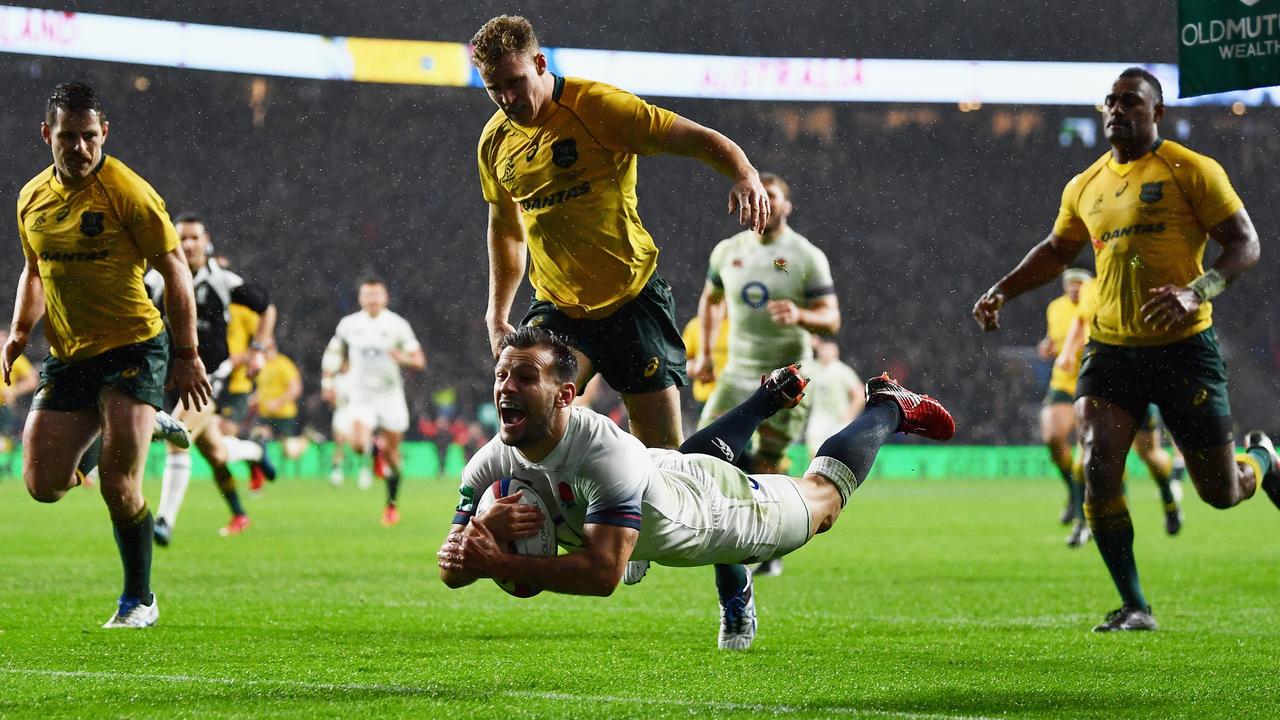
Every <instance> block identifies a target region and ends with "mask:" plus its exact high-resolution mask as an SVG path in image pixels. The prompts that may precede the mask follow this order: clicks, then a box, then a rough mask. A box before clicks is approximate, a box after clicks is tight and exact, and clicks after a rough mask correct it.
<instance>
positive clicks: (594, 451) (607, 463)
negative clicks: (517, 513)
mask: <svg viewBox="0 0 1280 720" xmlns="http://www.w3.org/2000/svg"><path fill="white" fill-rule="evenodd" d="M571 412H572V415H571V416H570V419H569V423H568V426H567V427H566V429H565V434H564V437H563V438H561V440H560V443H559V444H558V445H556V448H555V449H554V450H552V451H551V453H550V454H549V455H547V457H546V458H544V459H543V460H542V462H540V463H533V462H530V461H529V460H528V459H527V458H525V457H524V455H523V454H521V452H520V451H519V450H517V449H516V448H514V447H511V446H508V445H506V444H504V443H503V442H502V439H501V438H496V437H495V438H494V439H493V440H491V441H489V444H487V445H485V446H484V447H483V448H482V449H481V450H480V451H479V452H478V453H476V455H475V457H473V458H472V459H471V461H470V462H468V463H467V466H466V468H465V469H464V470H463V472H462V487H461V490H460V493H461V500H460V502H459V504H458V508H457V511H456V513H455V514H454V519H453V522H454V524H458V525H465V524H466V523H467V522H469V521H470V520H471V516H472V514H473V513H474V512H475V505H476V500H477V498H479V497H480V496H481V494H482V493H483V492H484V491H485V490H486V489H487V488H488V487H489V486H490V485H492V484H493V483H495V482H497V481H499V480H501V479H502V478H504V477H514V478H519V479H520V480H523V481H525V482H528V483H530V484H531V485H532V486H533V487H535V488H537V490H538V495H539V496H540V497H541V498H542V501H543V503H544V504H545V505H546V506H547V507H548V508H549V509H551V510H552V514H553V515H557V517H556V518H555V522H556V540H557V542H558V543H559V544H560V545H561V546H563V547H565V548H568V549H571V550H572V549H575V548H581V547H582V546H583V544H584V531H583V528H584V526H585V525H587V524H601V525H617V526H622V527H629V528H633V529H636V530H639V531H640V536H639V538H638V539H637V541H636V546H635V549H634V550H633V551H632V553H631V558H632V559H633V560H652V561H654V562H658V563H662V564H664V565H676V566H692V565H707V564H710V563H716V562H741V561H742V560H743V559H745V558H748V557H751V556H753V555H768V554H771V552H772V548H773V547H774V546H776V543H777V541H778V535H779V534H780V532H781V528H780V524H779V523H778V522H776V521H773V519H772V518H770V519H766V521H765V522H742V521H741V520H740V518H741V516H743V515H744V513H742V512H741V511H742V510H749V512H747V513H745V514H746V515H748V516H752V517H754V516H757V515H760V514H761V513H764V514H768V513H770V512H773V510H772V505H771V502H770V501H771V497H770V495H771V490H770V489H769V488H768V487H762V486H761V485H760V484H759V483H756V482H753V481H752V480H751V478H749V477H748V476H747V475H746V474H745V473H743V472H742V471H741V470H740V469H738V468H737V467H735V466H733V465H731V464H729V463H727V462H725V461H723V460H721V459H719V458H714V457H711V456H708V455H685V454H682V453H680V452H678V451H675V450H656V449H649V448H646V447H645V446H644V445H642V444H641V443H640V441H639V440H637V439H636V438H635V437H633V436H632V435H629V434H628V433H626V432H624V431H623V430H622V429H621V428H619V427H618V426H617V425H616V424H614V423H613V421H611V420H610V419H609V418H607V417H605V416H603V415H600V414H599V413H597V412H594V411H592V410H590V409H589V408H584V407H576V406H575V407H573V408H572V409H571Z"/></svg>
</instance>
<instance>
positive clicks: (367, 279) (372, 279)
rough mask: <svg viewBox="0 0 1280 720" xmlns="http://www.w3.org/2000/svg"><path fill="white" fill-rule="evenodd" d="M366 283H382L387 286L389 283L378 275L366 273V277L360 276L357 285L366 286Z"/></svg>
mask: <svg viewBox="0 0 1280 720" xmlns="http://www.w3.org/2000/svg"><path fill="white" fill-rule="evenodd" d="M365 285H381V286H382V287H386V286H387V283H386V282H385V281H384V280H383V279H382V278H380V277H378V276H377V275H366V276H365V277H362V278H360V284H359V285H357V286H356V287H364V286H365Z"/></svg>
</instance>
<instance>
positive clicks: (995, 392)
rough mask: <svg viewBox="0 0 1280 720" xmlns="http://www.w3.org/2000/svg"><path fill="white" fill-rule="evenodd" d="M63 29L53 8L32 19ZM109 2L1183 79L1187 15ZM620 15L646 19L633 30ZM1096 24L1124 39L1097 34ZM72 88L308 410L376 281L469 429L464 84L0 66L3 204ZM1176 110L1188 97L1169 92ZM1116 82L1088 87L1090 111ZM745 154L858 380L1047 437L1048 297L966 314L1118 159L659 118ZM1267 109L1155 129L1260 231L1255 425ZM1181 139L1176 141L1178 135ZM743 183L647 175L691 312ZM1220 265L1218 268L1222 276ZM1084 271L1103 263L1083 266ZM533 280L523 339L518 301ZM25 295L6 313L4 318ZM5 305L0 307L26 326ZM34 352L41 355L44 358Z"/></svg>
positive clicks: (597, 40) (1016, 135)
mask: <svg viewBox="0 0 1280 720" xmlns="http://www.w3.org/2000/svg"><path fill="white" fill-rule="evenodd" d="M27 4H29V5H33V6H36V7H44V8H49V9H68V8H67V6H65V5H63V4H59V3H42V2H28V3H27ZM460 5H462V4H458V3H443V2H421V3H413V4H372V3H363V2H361V3H337V2H309V3H296V4H282V3H276V2H223V3H217V4H212V3H211V4H205V5H196V4H192V3H179V2H147V3H139V2H125V1H112V2H98V3H84V4H78V5H77V6H76V7H75V9H77V10H80V11H86V12H101V13H108V14H119V15H130V16H140V17H151V18H157V19H167V20H185V21H191V22H201V23H212V24H222V25H235V26H242V27H257V28H266V29H277V30H291V31H300V32H312V33H325V34H333V35H348V36H370V37H402V38H420V39H429V40H447V41H461V42H465V41H466V40H467V39H468V38H469V37H470V35H471V33H472V32H473V31H474V30H475V29H476V28H477V27H479V25H480V24H481V23H482V22H483V21H484V20H486V19H487V18H489V17H490V16H492V15H495V14H500V13H502V12H514V13H521V14H525V15H526V16H528V17H529V18H530V19H531V20H532V21H533V23H534V25H535V27H536V28H538V29H539V32H540V39H541V40H542V41H543V43H545V44H547V45H551V46H567V47H587V48H614V49H627V50H644V51H659V52H695V53H696V52H708V51H710V50H711V49H714V52H715V53H717V54H739V55H774V56H778V55H796V56H823V57H836V56H842V57H849V56H854V57H911V58H936V59H987V60H1075V61H1085V60H1089V61H1116V62H1125V61H1135V62H1174V61H1176V47H1175V44H1174V43H1175V38H1174V33H1173V32H1172V31H1171V29H1172V28H1173V27H1174V23H1175V19H1174V13H1175V8H1174V4H1173V3H1163V2H1161V3H1157V2H1142V3H1130V4H1110V3H1100V2H1082V3H1071V4H1054V5H1052V6H1048V7H1044V6H1040V5H1038V4H1026V3H1017V4H1013V3H994V2H976V3H975V2H967V3H948V4H947V9H946V12H945V14H944V13H941V12H939V10H938V5H939V4H938V3H929V2H921V1H918V0H914V1H913V0H908V1H902V0H894V1H890V0H863V1H860V2H857V3H848V2H804V3H793V4H790V5H782V4H768V5H766V4H763V3H752V2H747V3H734V4H730V3H722V2H717V3H689V2H671V1H667V0H662V1H657V2H613V3H608V4H607V7H608V9H609V10H608V13H607V14H606V12H605V10H604V9H605V8H606V4H604V3H599V4H595V3H592V4H580V5H574V4H570V5H568V6H565V5H564V4H562V3H552V2H532V3H525V4H506V3H495V2H475V3H466V4H465V7H460ZM619 8H622V9H627V8H630V9H631V13H630V14H631V16H632V18H633V19H632V20H631V21H630V22H628V23H626V24H620V23H618V22H617V21H616V20H614V19H610V20H606V17H608V18H617V17H619V16H620V14H621V13H620V12H619ZM1108 28H1124V29H1123V30H1122V31H1121V30H1109V29H1108ZM73 78H83V79H86V80H88V81H89V82H91V83H92V84H93V85H94V86H95V87H97V88H98V90H99V91H100V93H101V94H102V96H103V97H104V98H105V99H106V102H107V103H108V105H107V111H108V115H109V119H110V121H111V131H112V132H111V138H110V141H109V143H108V145H107V151H108V152H110V153H112V154H115V155H118V157H120V158H121V159H122V160H124V161H125V162H126V163H127V164H129V165H130V166H131V167H133V168H134V169H135V170H137V171H138V172H139V173H141V174H142V175H143V176H144V177H145V178H147V179H148V180H150V181H151V182H152V183H153V184H154V185H155V186H156V188H157V189H158V190H159V191H160V193H161V194H162V195H163V196H164V197H165V198H166V200H167V201H168V204H169V209H170V211H171V212H172V213H174V214H176V213H177V212H181V211H183V210H196V211H199V212H201V213H203V214H204V215H205V216H206V217H207V218H208V220H209V225H210V229H211V231H212V233H213V236H214V242H215V245H216V246H217V248H218V250H219V252H223V253H226V254H227V255H228V256H229V257H230V258H231V259H232V261H233V263H234V267H235V268H236V269H237V270H239V271H241V272H242V273H243V274H244V275H245V276H246V277H248V278H251V279H254V280H258V281H263V282H266V283H268V284H269V285H270V287H271V288H272V291H273V294H274V298H275V301H276V303H277V305H278V306H279V308H280V312H281V322H280V326H279V330H278V335H279V340H280V346H281V349H282V351H283V352H285V353H286V354H288V355H290V356H292V357H293V358H294V359H295V360H296V361H297V362H298V364H299V366H300V367H301V368H302V370H303V373H304V377H305V381H306V384H307V395H308V401H307V402H306V403H305V405H306V408H307V409H306V410H305V411H304V412H308V413H309V414H310V420H311V422H312V423H314V424H316V425H317V426H319V427H327V422H326V421H325V420H324V415H323V413H324V411H323V409H322V406H321V404H320V403H319V402H318V391H319V388H318V375H319V359H320V353H321V351H322V349H323V346H324V343H325V341H326V340H327V339H328V337H329V334H330V333H331V332H332V330H333V327H334V325H335V324H336V322H337V320H338V319H339V318H340V317H341V316H342V315H344V314H346V313H349V312H352V311H353V310H354V300H355V284H356V282H357V281H358V279H360V278H361V277H363V276H366V275H370V274H376V275H379V276H381V277H383V278H385V279H386V280H387V281H388V283H389V285H390V287H391V291H392V306H393V309H395V310H397V311H398V312H400V313H401V314H403V315H404V316H405V317H407V318H408V319H409V321H410V322H411V323H412V324H413V326H414V327H415V328H416V329H417V331H418V333H419V335H420V337H421V338H422V339H423V342H424V344H425V346H426V349H427V353H428V358H429V368H428V371H427V372H426V373H424V374H419V375H417V376H416V377H415V378H414V379H413V380H412V381H411V382H410V397H411V400H410V403H411V407H412V408H413V410H414V412H415V415H416V414H421V413H424V412H430V410H429V402H430V401H429V397H430V394H431V393H432V392H434V391H436V390H439V389H441V388H443V387H446V386H452V387H456V388H458V389H459V391H460V393H461V398H462V406H463V411H464V413H467V414H471V413H472V412H473V410H474V407H475V405H476V403H478V402H485V401H486V398H487V395H488V392H489V372H490V358H489V353H488V346H487V341H486V338H485V334H484V324H483V312H484V306H485V299H486V295H485V292H486V271H487V268H486V262H487V261H486V254H485V218H486V208H485V205H484V202H483V200H482V199H481V197H480V192H479V186H478V182H477V178H476V169H475V162H476V161H475V144H476V140H477V138H478V136H479V132H480V129H481V127H482V126H483V124H484V122H485V120H486V119H487V118H488V117H489V115H490V114H491V113H492V111H493V106H492V104H491V103H490V102H489V100H488V99H487V98H486V97H485V95H484V93H483V92H481V91H480V90H476V89H468V88H441V87H418V86H393V85H372V84H356V83H346V82H325V81H310V80H290V79H281V78H255V77H253V76H247V75H233V74H225V73H212V72H205V71H187V70H178V69H166V68H155V67H143V66H128V65H119V64H107V63H96V62H89V61H74V60H60V59H51V58H35V57H26V56H17V55H0V100H2V101H3V111H0V138H2V139H3V142H0V197H3V198H6V199H7V202H10V203H12V202H13V200H14V199H15V198H16V196H17V193H18V190H19V189H20V188H21V186H22V185H23V184H24V183H25V182H26V180H28V179H29V178H30V177H31V176H32V175H34V174H35V173H36V172H38V171H39V170H40V169H41V168H43V167H45V166H46V165H47V164H48V163H49V153H48V150H47V149H46V148H45V147H44V145H43V144H42V143H41V142H40V140H39V136H38V127H39V121H40V118H41V113H42V111H43V103H44V99H45V97H46V96H47V94H48V92H49V90H50V89H51V88H52V87H53V85H54V84H56V83H58V82H60V81H63V80H67V79H73ZM1165 90H1166V94H1167V95H1168V96H1170V97H1172V96H1173V95H1175V94H1176V88H1166V89H1165ZM1105 91H1106V88H1103V87H1099V88H1098V94H1099V98H1101V96H1102V95H1103V94H1104V93H1105ZM649 99H650V100H653V101H655V102H657V103H658V104H661V105H664V106H666V107H669V108H671V109H673V110H676V111H678V112H680V113H682V114H685V115H687V116H689V117H691V118H692V119H694V120H697V121H699V122H702V123H704V124H707V125H710V126H712V127H715V128H717V129H719V130H721V131H723V132H724V133H725V134H727V135H729V136H730V137H732V138H733V139H735V140H736V141H738V142H739V143H740V144H741V145H742V146H743V147H744V148H745V149H746V151H747V152H748V154H749V156H750V157H751V158H752V160H753V161H754V163H755V164H756V165H757V167H759V168H760V169H761V170H770V171H774V172H777V173H779V174H781V175H783V176H784V177H785V178H786V179H787V180H788V181H790V183H791V185H792V187H793V190H794V193H795V202H796V211H795V214H794V215H793V217H792V224H793V225H794V227H795V228H796V229H797V230H799V231H800V232H802V233H804V234H805V235H807V236H809V237H810V238H811V239H812V240H814V241H815V242H816V243H818V244H819V245H820V246H821V247H822V248H823V249H824V250H825V251H826V252H827V254H828V256H829V257H830V259H831V263H832V269H833V273H834V274H835V277H836V282H837V289H838V293H839V297H840V304H841V308H842V311H843V313H844V328H843V329H842V330H841V333H840V339H841V341H842V345H843V347H844V350H845V355H846V359H847V360H849V362H850V363H851V364H852V365H853V366H854V367H855V368H856V369H858V370H859V371H860V372H861V373H862V374H863V375H864V376H865V375H870V374H874V373H878V372H879V371H880V370H883V369H889V370H892V371H894V372H895V373H896V374H899V375H901V376H903V378H904V379H905V380H906V381H907V382H908V383H909V384H910V385H911V387H913V388H914V387H919V388H920V389H922V390H924V391H927V392H930V393H931V394H934V395H936V396H938V397H941V398H943V399H945V400H946V402H947V404H948V405H949V406H950V407H951V408H952V409H953V410H954V412H955V416H956V420H957V423H958V425H959V428H960V430H959V433H960V434H959V436H958V440H959V441H960V442H965V443H991V444H1010V443H1028V442H1034V441H1035V434H1034V433H1035V418H1034V415H1035V412H1036V410H1037V407H1038V400H1039V397H1040V394H1041V392H1042V388H1043V385H1042V384H1041V381H1040V380H1039V379H1038V378H1037V376H1036V374H1035V372H1034V366H1033V365H1032V364H1029V363H1028V362H1027V360H1026V357H1027V355H1028V353H1029V351H1030V348H1031V346H1032V345H1034V344H1035V342H1036V341H1037V340H1038V339H1039V337H1040V336H1041V334H1042V332H1043V330H1044V327H1043V322H1044V321H1043V311H1044V306H1045V304H1046V303H1047V302H1048V300H1049V299H1051V298H1052V297H1053V296H1054V295H1055V294H1056V286H1055V287H1050V288H1045V289H1042V290H1041V291H1039V292H1037V293H1035V294H1034V295H1032V296H1029V297H1026V298H1021V299H1019V300H1018V301H1016V302H1014V303H1013V304H1012V305H1010V306H1009V307H1008V308H1007V310H1006V313H1005V318H1004V329H1003V330H1002V331H1001V332H1000V333H998V334H996V335H990V336H985V337H984V336H983V335H982V333H980V332H979V331H978V329H977V326H976V325H975V324H974V323H973V321H972V320H971V319H970V318H969V308H970V306H971V305H972V303H973V301H974V299H975V298H976V297H977V295H978V294H979V293H980V292H981V291H982V290H984V289H985V288H986V287H987V286H988V285H989V284H991V283H992V282H993V281H995V280H996V279H997V278H998V277H999V276H1000V274H1001V273H1003V272H1004V271H1006V270H1007V269H1009V268H1010V267H1012V265H1013V263H1014V262H1016V261H1017V260H1018V259H1019V258H1020V257H1021V256H1022V255H1023V254H1024V253H1025V252H1026V250H1027V249H1029V248H1030V247H1031V245H1033V244H1034V243H1036V242H1037V241H1039V240H1040V239H1042V238H1043V237H1044V236H1045V234H1046V233H1047V232H1048V230H1049V227H1050V225H1051V223H1052V220H1053V217H1054V213H1055V212H1056V209H1057V206H1058V200H1059V196H1060V192H1061V189H1062V186H1063V185H1064V184H1065V183H1066V181H1067V180H1068V179H1069V178H1070V177H1071V175H1072V174H1073V173H1075V172H1078V171H1079V170H1081V169H1083V168H1084V167H1086V166H1087V165H1088V164H1089V163H1090V162H1091V161H1092V160H1093V159H1095V158H1096V157H1098V156H1099V155H1101V154H1102V153H1103V152H1104V151H1105V149H1106V148H1105V141H1103V140H1101V138H1099V143H1098V144H1097V145H1095V146H1094V147H1092V148H1090V147H1084V146H1082V144H1080V143H1079V142H1073V143H1071V144H1070V145H1067V146H1064V145H1063V144H1062V143H1061V142H1060V130H1061V128H1062V126H1063V121H1064V120H1067V119H1071V118H1087V119H1088V120H1089V121H1095V120H1096V116H1095V114H1094V112H1093V111H1092V110H1091V109H1090V108H1086V107H1046V106H984V107H981V108H980V109H977V110H975V111H972V112H961V111H960V110H959V109H958V108H957V107H955V106H954V105H914V106H913V105H897V104H827V103H763V102H739V101H704V100H688V99H668V98H649ZM1278 124H1280V123H1277V113H1276V110H1275V109H1274V108H1250V109H1249V110H1248V111H1247V112H1246V113H1245V114H1243V115H1236V114H1234V113H1233V112H1232V111H1231V110H1230V109H1228V108H1221V107H1213V108H1194V109H1192V108H1187V109H1176V108H1175V109H1170V111H1169V113H1168V115H1167V116H1166V119H1165V121H1164V124H1163V126H1162V127H1163V130H1164V133H1165V135H1166V136H1168V137H1172V138H1174V139H1181V138H1182V137H1183V135H1185V138H1186V139H1185V141H1186V142H1187V144H1188V145H1190V146H1191V147H1192V148H1193V149H1195V150H1198V151H1200V152H1204V153H1207V154H1209V155H1211V156H1213V157H1215V158H1217V159H1218V160H1219V161H1221V162H1222V164H1223V165H1224V166H1225V167H1226V169H1227V171H1228V173H1229V175H1230V177H1231V178H1232V180H1233V182H1234V184H1235V185H1236V188H1237V190H1238V191H1239V192H1240V194H1241V195H1242V197H1243V198H1244V200H1245V203H1246V206H1247V207H1248V209H1249V211H1250V213H1251V215H1252V216H1253V219H1254V222H1255V224H1256V226H1257V227H1258V229H1259V232H1260V235H1261V237H1262V244H1263V260H1262V262H1261V264H1260V265H1259V266H1258V267H1257V268H1256V269H1255V270H1254V271H1252V272H1251V273H1250V274H1248V275H1247V276H1246V277H1245V278H1244V279H1243V280H1242V281H1241V282H1239V283H1238V284H1237V285H1236V286H1234V287H1233V288H1232V289H1231V290H1230V291H1229V292H1228V293H1227V294H1226V295H1225V296H1223V297H1222V298H1221V302H1219V303H1217V304H1216V308H1217V309H1216V313H1215V319H1216V324H1217V327H1218V329H1219V333H1220V337H1221V339H1222V343H1223V346H1224V349H1225V352H1226V354H1227V358H1228V363H1229V365H1230V370H1231V373H1232V384H1231V396H1232V403H1233V405H1234V409H1235V416H1236V420H1237V423H1238V425H1239V429H1240V430H1244V429H1249V428H1252V427H1262V428H1264V429H1267V430H1270V431H1273V432H1274V431H1276V430H1277V429H1280V422H1277V420H1276V413H1275V408H1276V407H1277V403H1278V402H1280V383H1277V381H1276V377H1277V375H1278V374H1280V322H1278V320H1280V317H1278V313H1277V310H1276V308H1275V304H1274V300H1273V298H1274V297H1275V294H1276V288H1277V286H1278V285H1280V269H1278V268H1280V265H1278V264H1277V257H1278V255H1277V253H1276V248H1277V242H1276V240H1277V232H1276V231H1277V228H1280V209H1278V207H1277V206H1278V205H1280V202H1278V201H1280V197H1278V193H1277V190H1276V188H1275V182H1274V180H1273V179H1272V177H1271V171H1272V166H1273V165H1274V159H1275V158H1276V157H1277V156H1280V134H1278V133H1277V130H1278V129H1280V128H1278V127H1277V126H1278ZM1178 128H1181V129H1180V130H1178ZM727 190H728V182H727V181H726V180H724V179H723V178H721V177H719V176H717V175H715V174H714V173H712V172H711V171H709V170H706V169H705V168H703V167H702V166H700V165H699V164H698V163H696V162H694V161H690V160H682V159H677V158H656V159H643V160H642V161H641V167H640V201H641V215H642V217H643V219H644V221H645V224H646V226H647V227H648V228H649V230H650V231H651V232H652V233H653V235H654V237H655V239H656V240H657V242H658V244H659V246H660V247H661V248H662V257H661V262H660V272H661V274H662V275H663V276H664V277H665V278H666V279H667V280H668V281H670V282H671V284H672V286H673V287H674V288H675V292H676V297H677V300H678V303H679V310H680V314H681V319H682V320H684V319H687V318H688V317H691V316H692V315H693V313H694V311H695V307H696V302H697V297H698V293H699V290H700V288H701V285H702V282H703V280H702V278H703V276H704V273H705V270H706V266H705V263H706V261H707V255H708V253H709V252H710V250H711V248H712V246H713V245H714V243H715V242H716V241H717V240H719V239H721V238H723V237H726V236H728V235H729V234H731V233H733V232H736V230H737V228H736V224H735V222H733V221H732V220H731V219H730V218H729V217H728V216H727V215H725V214H724V204H725V195H726V193H727ZM3 218H4V219H3V220H0V231H2V232H3V234H4V236H5V237H6V238H8V241H7V245H5V247H4V249H3V250H2V251H0V276H3V277H4V278H7V279H8V282H9V286H8V289H3V292H5V293H10V295H11V293H12V289H13V287H14V285H15V283H16V278H17V274H18V272H19V269H20V267H21V253H20V249H19V245H18V241H17V237H16V233H15V228H14V225H13V222H14V221H13V214H12V213H9V212H6V213H4V215H3ZM1212 253H1213V251H1212V250H1211V251H1210V254H1211V256H1212ZM1080 259H1081V261H1082V262H1083V263H1084V264H1090V263H1091V262H1092V260H1091V258H1090V257H1089V252H1088V251H1087V250H1086V252H1085V253H1083V254H1082V255H1081V258H1080ZM527 297H528V288H527V285H526V286H525V288H524V290H523V291H522V294H521V296H520V297H519V298H518V299H517V302H516V309H515V311H514V312H513V318H512V319H513V321H518V319H519V313H520V312H521V310H522V308H523V307H524V305H525V304H526V302H527ZM9 303H11V301H9ZM9 303H6V304H5V306H4V307H5V308H6V310H7V309H8V308H10V307H11V305H10V304H9ZM42 352H43V347H40V348H38V349H37V350H36V351H35V352H32V353H29V354H30V355H31V357H32V359H33V360H35V359H38V355H39V354H40V353H42Z"/></svg>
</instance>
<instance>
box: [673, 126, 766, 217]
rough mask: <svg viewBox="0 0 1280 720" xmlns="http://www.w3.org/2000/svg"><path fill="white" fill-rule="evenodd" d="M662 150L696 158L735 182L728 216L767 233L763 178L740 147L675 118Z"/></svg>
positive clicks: (730, 193) (705, 129) (716, 133)
mask: <svg viewBox="0 0 1280 720" xmlns="http://www.w3.org/2000/svg"><path fill="white" fill-rule="evenodd" d="M663 149H664V150H666V151H667V152H669V153H671V154H673V155H683V156H685V157H691V158H696V159H698V160H700V161H702V163H703V164H704V165H706V166H707V167H710V168H711V169H713V170H715V171H716V172H718V173H720V174H721V175H724V176H725V177H727V178H729V179H730V180H733V187H732V188H731V189H730V190H729V212H730V213H734V212H736V213H738V222H740V223H742V226H743V227H748V228H751V229H752V230H755V231H756V232H758V233H763V232H764V227H765V225H767V224H768V223H769V194H768V193H767V192H765V189H764V185H762V184H760V174H759V173H757V172H756V169H755V167H753V166H752V165H751V161H750V160H748V159H747V154H746V153H745V152H743V151H742V148H740V147H738V144H737V143H735V142H734V141H732V140H730V139H729V138H727V137H725V136H724V135H722V134H720V133H719V132H717V131H715V130H712V129H711V128H709V127H705V126H703V125H699V124H698V123H696V122H694V121H692V120H689V119H688V118H683V117H676V119H675V122H673V123H672V124H671V129H670V130H668V131H667V139H666V141H665V142H664V144H663Z"/></svg>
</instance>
